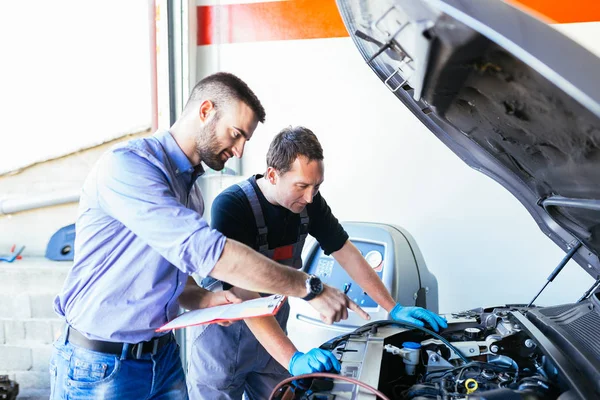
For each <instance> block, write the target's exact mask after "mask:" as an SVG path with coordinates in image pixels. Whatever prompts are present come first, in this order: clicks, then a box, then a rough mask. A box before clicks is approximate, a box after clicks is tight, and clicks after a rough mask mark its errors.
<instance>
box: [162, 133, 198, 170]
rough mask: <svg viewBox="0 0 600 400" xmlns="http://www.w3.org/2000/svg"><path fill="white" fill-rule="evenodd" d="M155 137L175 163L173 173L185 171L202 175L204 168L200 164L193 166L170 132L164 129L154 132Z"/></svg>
mask: <svg viewBox="0 0 600 400" xmlns="http://www.w3.org/2000/svg"><path fill="white" fill-rule="evenodd" d="M156 139H158V141H159V142H160V144H162V145H163V147H164V148H165V151H166V152H167V156H168V157H169V159H170V160H171V162H173V164H175V168H176V170H175V174H176V175H180V174H183V173H185V172H187V173H191V174H193V173H195V174H196V175H202V173H204V169H203V168H202V165H198V166H196V167H195V168H194V166H193V165H192V163H191V162H190V160H189V159H188V158H187V156H186V155H185V153H184V152H183V150H181V148H180V147H179V145H178V144H177V142H176V141H175V139H174V138H173V135H171V132H169V131H164V132H160V133H157V134H156Z"/></svg>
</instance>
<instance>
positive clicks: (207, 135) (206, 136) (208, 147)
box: [196, 115, 225, 171]
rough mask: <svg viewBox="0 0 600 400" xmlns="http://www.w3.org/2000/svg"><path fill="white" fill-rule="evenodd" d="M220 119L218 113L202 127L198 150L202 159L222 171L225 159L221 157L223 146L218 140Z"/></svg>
mask: <svg viewBox="0 0 600 400" xmlns="http://www.w3.org/2000/svg"><path fill="white" fill-rule="evenodd" d="M218 120H219V118H218V115H215V116H214V117H213V118H212V120H211V121H210V122H209V123H208V124H206V125H205V126H204V127H202V130H201V131H200V134H199V135H198V137H197V138H196V151H197V152H198V154H199V155H200V160H201V161H202V162H204V164H206V165H207V166H208V167H209V168H211V169H213V170H215V171H221V170H222V169H223V168H224V167H225V161H223V160H222V158H221V156H222V151H221V146H220V144H219V141H218V140H217V122H218Z"/></svg>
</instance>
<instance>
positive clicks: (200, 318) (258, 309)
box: [156, 294, 285, 332]
mask: <svg viewBox="0 0 600 400" xmlns="http://www.w3.org/2000/svg"><path fill="white" fill-rule="evenodd" d="M284 301H285V296H283V295H280V294H274V295H272V296H268V297H261V298H258V299H253V300H248V301H244V302H241V303H238V304H226V305H222V306H216V307H210V308H203V309H200V310H193V311H188V312H186V313H183V314H181V315H180V316H178V317H177V318H175V319H174V320H172V321H171V322H169V323H167V324H165V325H163V326H161V327H160V328H158V329H157V330H156V332H164V331H170V330H173V329H180V328H185V327H187V326H194V325H201V324H212V323H215V322H220V321H234V320H240V319H246V318H254V317H264V316H268V315H275V314H277V311H279V309H280V308H281V306H282V305H283V303H284Z"/></svg>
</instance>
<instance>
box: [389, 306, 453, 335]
mask: <svg viewBox="0 0 600 400" xmlns="http://www.w3.org/2000/svg"><path fill="white" fill-rule="evenodd" d="M390 317H392V319H393V320H394V321H399V322H408V323H410V324H413V325H418V326H424V325H425V324H424V322H427V324H429V326H431V329H433V330H434V331H436V332H438V331H439V330H440V328H447V327H448V322H447V321H446V319H445V318H442V317H440V316H439V315H437V314H436V313H434V312H431V311H429V310H426V309H424V308H421V307H402V306H401V305H400V304H396V307H394V308H393V309H392V311H391V312H390Z"/></svg>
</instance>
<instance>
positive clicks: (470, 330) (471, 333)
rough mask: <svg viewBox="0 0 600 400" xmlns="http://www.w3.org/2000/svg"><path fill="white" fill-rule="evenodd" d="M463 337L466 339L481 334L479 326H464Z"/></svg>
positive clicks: (474, 337)
mask: <svg viewBox="0 0 600 400" xmlns="http://www.w3.org/2000/svg"><path fill="white" fill-rule="evenodd" d="M464 334H465V337H466V338H467V339H477V337H479V335H481V329H479V328H466V329H465V330H464Z"/></svg>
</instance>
